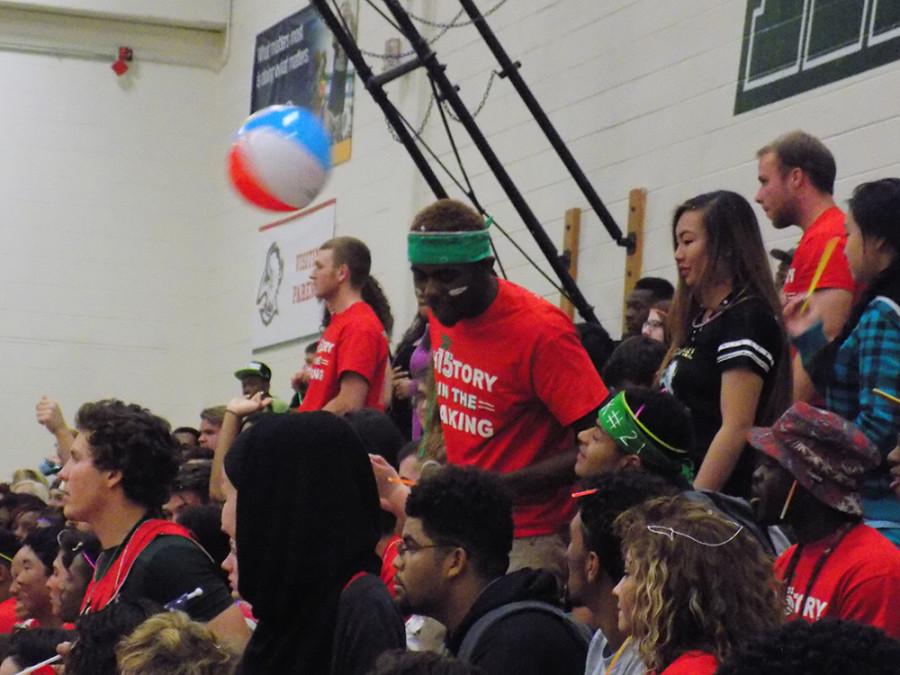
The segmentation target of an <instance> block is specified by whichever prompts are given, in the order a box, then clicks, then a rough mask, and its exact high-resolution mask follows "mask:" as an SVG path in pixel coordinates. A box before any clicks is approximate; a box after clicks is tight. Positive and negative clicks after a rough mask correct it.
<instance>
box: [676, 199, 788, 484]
mask: <svg viewBox="0 0 900 675" xmlns="http://www.w3.org/2000/svg"><path fill="white" fill-rule="evenodd" d="M672 240H673V245H674V248H675V263H676V264H677V266H678V274H679V281H678V288H677V289H676V291H675V298H674V301H673V303H672V310H671V313H670V317H669V318H670V324H669V325H670V328H671V332H672V343H671V346H670V347H669V352H668V353H667V354H666V358H665V359H664V360H663V366H662V369H661V371H660V373H661V378H660V379H661V385H662V386H663V388H664V389H666V390H667V391H669V392H670V393H672V394H673V395H674V396H675V397H676V398H677V399H679V400H680V401H681V402H682V403H683V404H684V405H686V406H687V407H688V408H689V409H690V411H691V415H692V417H693V419H694V432H695V439H694V445H693V448H692V453H691V454H692V458H693V460H694V465H695V466H696V467H698V470H697V476H696V479H695V481H694V486H695V487H696V488H698V489H707V490H716V491H721V492H726V493H728V494H733V495H737V496H741V497H748V496H749V493H750V482H751V476H752V473H753V453H752V452H744V449H745V446H746V438H747V432H748V431H749V430H750V428H751V427H752V426H754V425H760V424H769V423H771V422H774V421H775V419H776V418H777V416H778V415H779V414H780V413H781V412H783V411H784V409H785V408H786V407H787V404H788V397H789V392H790V372H789V369H788V365H789V364H788V358H787V341H786V339H785V336H784V329H783V327H782V325H781V319H780V316H781V306H780V303H779V301H778V296H777V294H776V292H775V286H774V284H773V282H772V274H771V271H770V270H769V263H768V259H767V257H766V252H765V249H764V248H763V242H762V237H761V235H760V232H759V225H758V224H757V222H756V216H755V215H754V213H753V209H752V207H751V206H750V204H749V203H747V200H746V199H744V198H743V197H741V196H740V195H738V194H736V193H734V192H726V191H718V192H710V193H707V194H702V195H699V196H697V197H694V198H693V199H689V200H687V201H686V202H684V203H683V204H681V205H680V206H679V207H678V208H677V209H676V210H675V216H674V218H673V219H672Z"/></svg>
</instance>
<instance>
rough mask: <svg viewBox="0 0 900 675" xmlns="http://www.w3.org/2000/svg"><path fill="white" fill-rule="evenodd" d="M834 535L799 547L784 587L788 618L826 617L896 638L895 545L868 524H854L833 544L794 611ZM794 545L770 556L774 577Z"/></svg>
mask: <svg viewBox="0 0 900 675" xmlns="http://www.w3.org/2000/svg"><path fill="white" fill-rule="evenodd" d="M833 543H834V535H832V536H829V537H825V538H824V539H821V540H819V541H817V542H813V543H812V544H807V545H806V546H804V547H803V551H802V553H801V554H800V561H799V562H798V563H797V567H796V569H795V571H794V578H793V580H792V581H791V584H790V585H789V586H788V588H787V606H786V608H785V614H786V617H787V620H791V619H799V618H801V614H802V618H803V619H805V620H806V621H808V622H810V623H812V622H814V621H818V620H819V619H823V618H825V617H827V616H830V617H834V618H836V619H845V620H851V621H857V622H859V623H864V624H868V625H870V626H875V627H876V628H880V629H881V630H883V631H884V632H885V633H887V634H888V635H890V636H891V637H892V638H894V639H900V549H897V548H896V547H895V546H894V545H893V544H892V543H891V542H890V541H888V540H887V539H886V538H885V537H884V536H882V535H881V534H879V532H878V531H877V530H874V529H873V528H871V527H869V526H868V525H863V524H862V523H860V524H859V525H855V526H854V527H853V528H852V529H851V530H850V531H849V532H848V533H847V534H846V536H844V539H843V541H841V542H840V544H838V546H837V548H835V549H834V550H833V551H832V553H831V555H830V556H829V557H828V560H826V561H825V565H824V566H823V567H822V570H821V571H820V572H819V576H818V578H817V579H816V581H815V584H813V587H812V589H810V592H809V595H808V596H807V598H806V601H805V602H804V607H803V611H802V613H801V612H799V611H798V607H796V605H797V604H799V603H800V601H801V599H802V597H803V594H804V593H805V592H806V587H807V586H808V585H809V577H810V574H812V571H813V568H814V567H815V566H816V562H817V561H818V560H819V557H820V556H821V555H822V553H824V551H825V549H827V548H828V547H829V546H830V545H832V544H833ZM796 549H797V547H796V545H795V546H791V547H790V548H789V549H788V550H786V551H785V552H784V553H782V554H781V555H780V556H779V557H778V560H776V561H775V576H776V577H778V579H780V580H781V581H784V580H785V579H784V577H785V574H786V573H787V568H788V564H789V563H790V560H791V558H792V557H793V555H794V551H795V550H796Z"/></svg>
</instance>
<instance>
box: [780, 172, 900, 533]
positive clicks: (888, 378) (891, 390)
mask: <svg viewBox="0 0 900 675" xmlns="http://www.w3.org/2000/svg"><path fill="white" fill-rule="evenodd" d="M849 206H850V210H849V213H848V215H847V225H846V227H847V245H846V248H845V249H844V253H845V255H846V256H847V261H848V262H849V263H850V271H851V272H852V273H853V277H854V279H855V280H856V282H857V283H858V284H864V285H865V286H866V291H865V293H864V294H863V295H862V297H861V298H860V300H859V301H858V302H857V303H856V305H855V307H854V309H853V312H852V314H851V316H850V318H849V319H848V320H847V323H846V324H845V325H844V329H843V331H842V332H841V334H840V335H838V337H837V338H835V340H834V341H833V342H831V343H830V344H829V343H828V341H827V339H826V337H825V335H824V333H823V330H822V322H821V317H819V316H817V315H816V313H815V311H809V312H804V311H803V302H802V299H797V300H794V301H792V302H790V303H788V305H787V306H786V307H785V324H786V326H787V329H788V332H789V333H790V334H791V336H792V339H793V342H794V344H795V345H796V347H797V349H798V351H799V352H800V356H801V358H802V360H803V365H804V367H805V368H806V370H807V372H809V374H810V376H811V378H812V381H813V384H814V385H815V386H816V389H817V391H819V392H820V393H821V394H823V395H824V396H825V406H826V407H827V408H828V409H829V410H831V411H833V412H836V413H837V414H839V415H841V416H842V417H844V418H846V419H848V420H850V421H851V422H853V423H854V424H855V425H856V426H857V427H858V428H859V429H860V431H862V432H863V433H864V434H865V435H866V437H867V438H868V439H869V440H870V441H871V442H872V443H873V444H874V445H875V446H876V447H877V448H878V449H879V451H880V452H881V455H882V458H886V457H887V455H888V453H889V452H890V451H891V449H892V448H893V447H894V445H895V444H896V439H897V432H898V430H900V405H897V404H896V403H894V402H892V401H890V400H888V399H886V398H885V397H883V396H881V395H879V394H878V393H877V392H876V390H880V391H882V392H885V393H887V394H888V395H890V396H893V397H895V398H896V397H900V178H884V179H882V180H877V181H873V182H870V183H863V184H862V185H859V186H858V187H857V188H856V189H855V190H854V191H853V196H852V197H851V198H850V203H849ZM863 514H864V516H865V517H866V519H867V521H868V522H870V524H872V525H874V526H875V527H877V528H878V529H879V530H880V531H881V533H882V534H884V535H885V536H887V537H888V538H889V539H891V540H892V541H893V542H894V543H895V544H898V545H900V501H898V500H897V499H896V498H895V497H894V496H893V494H892V493H891V491H890V479H889V472H888V468H887V465H886V464H885V463H884V462H883V463H882V465H881V467H880V468H879V469H877V470H876V471H875V473H874V474H872V475H871V476H869V478H868V480H867V481H866V484H865V486H864V489H863Z"/></svg>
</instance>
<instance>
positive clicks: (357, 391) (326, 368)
mask: <svg viewBox="0 0 900 675" xmlns="http://www.w3.org/2000/svg"><path fill="white" fill-rule="evenodd" d="M371 266H372V257H371V254H370V253H369V249H368V247H367V246H366V245H365V244H364V243H363V242H361V241H360V240H359V239H355V238H353V237H336V238H335V239H330V240H329V241H327V242H325V243H324V244H322V247H321V248H320V249H319V251H318V254H317V255H316V264H315V267H314V268H313V272H312V274H311V275H310V279H312V281H313V285H314V287H315V292H316V297H317V298H319V299H320V300H322V301H324V302H325V307H326V308H327V309H328V313H329V321H328V326H327V327H326V328H325V332H324V333H323V334H322V337H321V338H320V339H319V342H318V344H317V348H316V356H315V359H314V361H313V364H312V366H310V367H307V368H305V369H304V370H302V371H300V372H298V373H297V374H296V375H295V376H294V379H295V383H294V384H295V386H296V385H297V384H298V380H299V378H300V377H301V375H302V374H303V373H304V371H305V375H306V377H307V378H308V381H309V388H308V389H307V391H306V396H304V397H303V402H302V403H301V404H300V411H301V412H305V411H310V410H326V411H328V412H333V413H335V414H336V415H345V414H347V413H349V412H353V411H355V410H360V409H361V408H376V409H378V410H384V406H385V400H386V396H385V391H384V386H385V373H386V371H387V364H388V342H387V335H386V332H390V328H391V324H392V321H393V320H392V318H391V309H390V306H389V305H388V302H387V298H385V297H384V294H383V293H382V292H381V287H380V286H379V285H378V282H377V281H375V279H373V278H372V277H371V276H370V275H369V270H370V268H371Z"/></svg>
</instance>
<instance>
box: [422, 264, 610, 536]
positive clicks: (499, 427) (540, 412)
mask: <svg viewBox="0 0 900 675" xmlns="http://www.w3.org/2000/svg"><path fill="white" fill-rule="evenodd" d="M498 283H499V289H498V292H497V297H496V298H495V299H494V302H492V303H491V305H490V307H488V308H487V310H485V311H484V312H483V313H482V314H480V315H479V316H477V317H474V318H471V319H463V320H462V321H459V322H458V323H457V324H456V325H455V326H443V325H441V323H440V322H439V321H438V320H437V318H436V317H434V316H433V315H432V317H431V319H430V320H429V326H430V330H431V345H432V358H433V360H434V379H435V384H436V386H437V402H438V405H439V410H440V417H441V427H442V429H443V432H444V442H445V444H446V448H447V461H448V462H450V463H451V464H459V465H471V466H476V467H478V468H481V469H485V470H488V471H497V472H499V473H510V472H512V471H516V470H518V469H522V468H524V467H526V466H529V465H532V464H534V463H536V462H539V461H542V460H545V459H547V458H550V457H553V456H554V455H557V454H559V453H562V452H565V451H566V450H571V449H573V448H574V447H575V445H574V436H573V434H572V432H571V429H570V428H569V427H570V425H571V424H572V423H574V422H575V421H577V420H578V419H580V418H582V417H584V416H585V415H587V414H588V413H590V412H591V411H593V410H595V409H596V408H598V407H599V406H600V404H601V402H602V401H603V399H604V398H606V396H607V391H606V387H605V386H604V385H603V382H602V381H601V380H600V376H599V375H598V374H597V371H596V370H595V369H594V366H593V365H592V364H591V361H590V359H589V358H588V355H587V353H586V352H585V351H584V348H583V347H582V346H581V342H580V341H579V340H578V335H577V333H576V332H575V327H574V325H573V324H572V321H571V319H569V317H568V316H566V315H565V314H564V313H563V312H562V311H561V310H559V309H557V308H556V307H554V306H553V305H551V304H550V303H549V302H547V301H546V300H544V299H543V298H539V297H537V296H536V295H534V294H533V293H531V292H530V291H528V290H526V289H524V288H521V287H519V286H516V285H515V284H512V283H509V282H507V281H504V280H502V279H500V280H498ZM571 502H572V499H571V497H570V490H569V489H567V488H563V489H559V490H554V491H551V492H548V493H545V494H541V495H535V497H534V500H533V502H531V503H517V504H516V509H515V512H514V520H515V526H516V529H515V535H516V537H533V536H539V535H546V534H552V533H554V532H556V531H557V530H559V529H560V528H561V527H562V526H563V525H564V524H565V523H566V522H567V521H568V516H569V514H570V512H571V508H572V504H571Z"/></svg>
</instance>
